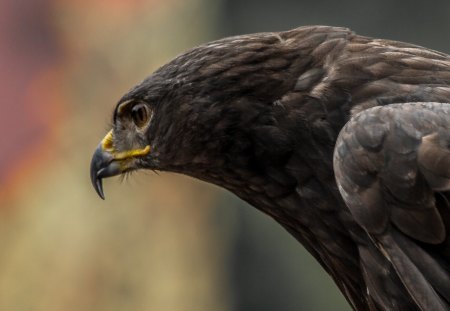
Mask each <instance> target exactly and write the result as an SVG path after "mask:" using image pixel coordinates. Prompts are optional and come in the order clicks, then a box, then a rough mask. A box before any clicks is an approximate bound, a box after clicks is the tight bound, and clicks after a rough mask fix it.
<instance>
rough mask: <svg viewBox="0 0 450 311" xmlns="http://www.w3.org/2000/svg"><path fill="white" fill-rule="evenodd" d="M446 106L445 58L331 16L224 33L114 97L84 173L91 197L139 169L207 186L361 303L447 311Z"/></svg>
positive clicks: (449, 96) (449, 113)
mask: <svg viewBox="0 0 450 311" xmlns="http://www.w3.org/2000/svg"><path fill="white" fill-rule="evenodd" d="M449 102H450V58H449V56H447V55H446V54H443V53H439V52H436V51H432V50H429V49H426V48H423V47H419V46H415V45H412V44H407V43H401V42H395V41H389V40H379V39H372V38H367V37H362V36H358V35H355V34H354V33H353V32H351V31H350V30H348V29H344V28H334V27H325V26H314V27H302V28H298V29H294V30H291V31H286V32H280V33H261V34H253V35H245V36H238V37H232V38H225V39H222V40H219V41H215V42H211V43H208V44H205V45H202V46H199V47H197V48H194V49H192V50H190V51H187V52H186V53H184V54H182V55H180V56H178V57H177V58H175V59H174V60H173V61H171V62H170V63H168V64H167V65H165V66H163V67H161V68H160V69H158V70H157V71H156V72H155V73H153V74H152V75H151V76H150V77H148V78H147V79H145V80H144V81H143V82H142V83H140V84H139V85H137V86H136V87H135V88H133V89H132V90H131V91H130V92H128V93H127V94H126V95H125V96H124V97H123V98H122V99H121V100H120V101H119V103H118V105H117V107H116V110H115V112H114V118H113V124H114V127H113V129H112V132H111V133H110V134H109V135H108V137H107V139H105V140H104V141H103V142H102V144H101V145H100V146H99V148H98V149H97V150H96V152H95V155H94V157H93V160H92V164H91V178H92V181H93V183H94V186H95V188H96V190H97V191H98V192H99V194H100V195H101V196H103V190H102V187H101V179H102V178H104V177H108V176H112V175H117V174H120V173H123V172H126V171H130V170H135V169H139V168H146V169H152V170H162V171H174V172H179V173H183V174H187V175H190V176H193V177H196V178H199V179H202V180H205V181H207V182H211V183H214V184H217V185H219V186H222V187H224V188H226V189H228V190H230V191H232V192H233V193H235V194H236V195H238V196H239V197H241V198H242V199H243V200H245V201H247V202H249V203H250V204H252V205H253V206H255V207H256V208H258V209H259V210H261V211H263V212H265V213H267V214H269V215H270V216H272V217H273V218H274V219H275V220H276V221H278V222H279V223H280V224H281V225H282V226H284V227H285V228H286V229H287V230H288V231H289V232H290V233H291V234H292V235H293V236H295V237H296V238H297V239H298V240H299V241H300V242H301V243H302V244H303V245H304V246H305V247H306V248H307V249H308V250H309V251H310V252H311V254H312V255H313V256H314V257H315V258H316V259H317V260H318V261H319V262H320V264H321V265H322V266H323V267H324V269H325V270H326V271H327V272H328V273H329V274H330V275H331V276H332V278H333V279H334V280H335V282H336V284H337V285H338V287H339V288H340V289H341V291H342V293H343V294H344V295H345V297H346V298H347V300H348V301H349V303H350V304H351V306H352V307H353V308H354V309H355V310H449V309H450V264H449V263H450V241H449V236H450V234H449V231H450V210H449V202H448V199H450V192H448V191H449V190H450V149H449V146H450V132H449V129H450V104H448V103H449ZM147 146H149V147H147ZM145 147H147V148H145ZM286 255H288V254H286Z"/></svg>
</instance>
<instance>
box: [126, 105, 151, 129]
mask: <svg viewBox="0 0 450 311" xmlns="http://www.w3.org/2000/svg"><path fill="white" fill-rule="evenodd" d="M131 118H132V119H133V122H134V124H135V125H136V126H137V127H138V128H142V127H144V126H145V125H146V124H147V122H148V119H149V118H150V112H149V110H148V108H147V106H146V105H145V104H137V105H135V106H134V107H133V108H132V109H131Z"/></svg>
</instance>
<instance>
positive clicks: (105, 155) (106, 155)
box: [91, 131, 150, 200]
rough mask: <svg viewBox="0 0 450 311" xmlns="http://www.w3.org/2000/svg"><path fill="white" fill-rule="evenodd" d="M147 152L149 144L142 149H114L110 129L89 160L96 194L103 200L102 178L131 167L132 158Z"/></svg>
mask: <svg viewBox="0 0 450 311" xmlns="http://www.w3.org/2000/svg"><path fill="white" fill-rule="evenodd" d="M148 153H150V146H146V147H145V148H143V149H133V150H129V151H120V152H118V151H116V150H115V149H114V146H113V134H112V131H109V132H108V134H106V136H105V138H103V140H102V141H101V142H100V144H99V145H98V146H97V149H95V152H94V155H93V156H92V160H91V181H92V185H93V186H94V189H95V191H96V192H97V194H98V195H99V196H100V197H101V198H102V199H103V200H104V199H105V195H104V193H103V183H102V179H103V178H106V177H111V176H116V175H120V174H122V173H124V172H126V171H129V170H131V169H133V164H134V159H135V158H138V157H142V156H145V155H147V154H148Z"/></svg>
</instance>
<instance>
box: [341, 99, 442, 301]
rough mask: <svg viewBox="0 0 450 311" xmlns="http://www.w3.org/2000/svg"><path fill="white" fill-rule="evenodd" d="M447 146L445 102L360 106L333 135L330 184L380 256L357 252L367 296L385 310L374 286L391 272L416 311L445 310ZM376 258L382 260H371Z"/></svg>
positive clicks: (363, 249)
mask: <svg viewBox="0 0 450 311" xmlns="http://www.w3.org/2000/svg"><path fill="white" fill-rule="evenodd" d="M449 142H450V104H445V103H406V104H392V105H387V106H382V107H375V108H371V109H367V110H364V111H363V112H361V113H359V114H357V115H355V116H354V117H353V118H352V119H351V120H350V121H349V122H348V123H347V125H346V126H345V127H344V128H343V129H342V131H341V133H340V134H339V138H338V140H337V143H336V148H335V153H334V170H335V174H336V181H337V184H338V186H339V190H340V192H341V195H342V197H343V199H344V201H345V203H346V205H347V206H348V208H349V209H350V212H351V213H352V215H353V216H354V217H355V220H356V221H357V222H358V224H359V225H360V226H361V227H363V229H365V230H366V232H367V233H368V234H369V236H370V237H371V240H372V241H373V244H374V246H375V247H376V249H378V251H379V254H377V253H374V252H373V251H371V248H370V247H367V246H361V247H360V248H359V249H360V256H361V261H362V263H361V264H362V266H363V269H364V271H365V277H366V279H367V284H368V287H369V290H372V294H371V295H372V297H373V299H374V300H375V301H377V302H378V303H379V304H380V305H382V306H384V307H386V308H391V309H393V306H395V305H396V302H395V299H394V301H392V300H390V299H389V298H383V297H384V296H383V295H382V293H380V290H379V287H380V284H382V283H383V280H385V279H386V276H385V274H386V273H387V271H391V269H393V271H395V273H396V275H397V276H398V278H399V280H400V281H401V283H402V284H403V286H404V288H405V289H406V291H407V293H408V294H409V295H410V296H411V298H412V299H413V300H414V302H415V303H416V305H417V307H418V308H419V309H420V310H448V309H449V308H450V272H449V269H448V262H449V260H450V243H449V231H450V227H449V223H450V219H448V217H449V215H450V214H449V211H448V209H449V206H448V202H447V200H446V199H445V196H446V195H447V193H446V191H448V190H450V144H449ZM380 254H381V256H383V257H384V258H385V259H387V261H385V262H384V263H383V261H379V260H377V259H374V258H376V256H380ZM377 262H378V263H377ZM375 263H376V264H375ZM386 263H388V265H386ZM445 263H447V264H445Z"/></svg>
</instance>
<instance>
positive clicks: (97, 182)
mask: <svg viewBox="0 0 450 311" xmlns="http://www.w3.org/2000/svg"><path fill="white" fill-rule="evenodd" d="M94 188H95V191H96V192H97V194H98V195H99V197H100V198H101V199H102V200H104V199H105V193H104V192H103V182H102V179H101V178H97V179H96V180H95V185H94Z"/></svg>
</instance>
